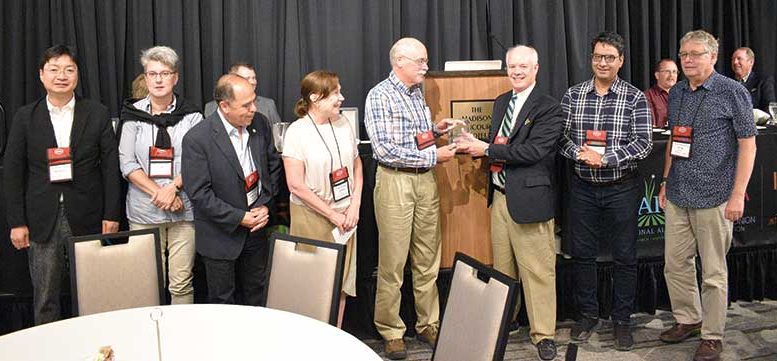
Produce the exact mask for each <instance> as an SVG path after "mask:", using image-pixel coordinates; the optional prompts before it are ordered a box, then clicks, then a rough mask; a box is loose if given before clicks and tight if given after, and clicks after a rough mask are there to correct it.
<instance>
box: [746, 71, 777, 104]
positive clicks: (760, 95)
mask: <svg viewBox="0 0 777 361" xmlns="http://www.w3.org/2000/svg"><path fill="white" fill-rule="evenodd" d="M742 85H744V86H745V88H747V91H748V92H750V96H751V97H752V98H753V108H758V109H761V110H763V111H765V112H767V113H769V103H770V102H777V99H775V94H774V78H773V77H771V76H762V75H758V74H757V73H756V72H754V71H751V72H750V76H749V77H748V78H747V81H746V82H745V83H744V84H742Z"/></svg>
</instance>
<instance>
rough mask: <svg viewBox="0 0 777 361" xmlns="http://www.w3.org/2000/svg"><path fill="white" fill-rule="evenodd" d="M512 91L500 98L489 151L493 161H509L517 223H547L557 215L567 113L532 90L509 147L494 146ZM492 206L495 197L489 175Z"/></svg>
mask: <svg viewBox="0 0 777 361" xmlns="http://www.w3.org/2000/svg"><path fill="white" fill-rule="evenodd" d="M511 97H512V91H509V92H507V93H504V94H502V95H500V96H499V97H498V98H496V101H495V102H494V112H493V117H492V121H491V133H490V135H489V142H490V143H491V145H489V147H488V152H489V159H491V160H492V161H493V160H504V161H505V168H504V169H505V193H506V194H505V196H506V197H507V209H508V211H509V213H510V216H511V217H512V218H513V220H514V221H515V222H516V223H536V222H544V221H547V220H549V219H551V218H553V216H554V213H555V208H554V207H555V189H554V183H555V182H554V179H553V175H554V174H555V155H556V142H557V141H558V139H559V137H560V136H561V129H562V126H563V115H564V114H563V112H562V110H561V107H560V106H559V103H558V102H557V101H556V100H555V99H553V98H551V97H550V96H547V95H541V94H540V93H539V90H538V89H536V88H535V89H534V90H532V92H531V94H529V98H528V99H526V102H525V103H524V105H523V107H522V108H521V110H520V112H519V113H518V117H517V118H516V119H515V123H514V125H513V129H512V133H511V134H510V137H509V140H508V143H507V144H493V143H494V138H495V137H496V135H497V132H498V130H499V128H500V127H501V125H502V118H504V116H505V112H506V111H507V105H508V103H509V102H510V98H511ZM488 184H489V187H488V204H489V206H490V205H491V202H492V200H493V197H494V184H493V181H492V179H491V173H489V175H488Z"/></svg>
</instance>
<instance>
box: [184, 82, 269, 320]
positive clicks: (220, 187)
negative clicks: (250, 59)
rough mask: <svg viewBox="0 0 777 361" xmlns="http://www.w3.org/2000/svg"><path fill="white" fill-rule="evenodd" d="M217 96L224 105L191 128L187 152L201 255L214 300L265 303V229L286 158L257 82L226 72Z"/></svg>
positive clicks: (186, 165) (188, 186) (189, 190)
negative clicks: (262, 108) (262, 107)
mask: <svg viewBox="0 0 777 361" xmlns="http://www.w3.org/2000/svg"><path fill="white" fill-rule="evenodd" d="M214 93H215V98H216V101H217V102H218V105H219V108H218V110H217V111H216V113H214V114H212V115H211V116H209V117H208V118H207V119H205V121H203V122H201V123H200V124H198V125H197V126H195V127H194V128H192V129H191V130H190V131H189V132H188V133H186V136H185V137H184V139H183V153H182V154H181V157H182V160H181V161H182V164H181V173H182V176H183V184H184V188H185V189H186V194H188V195H189V198H190V199H191V201H192V205H193V206H194V231H195V240H196V242H195V243H196V248H197V253H199V254H200V255H201V256H202V259H203V263H204V264H205V273H206V278H207V282H208V297H209V299H210V302H212V303H239V304H245V305H259V302H260V297H261V293H262V283H263V279H264V268H265V263H266V255H267V254H266V253H267V239H266V236H265V235H264V232H261V231H260V230H261V229H262V228H264V227H265V226H266V225H267V223H268V221H269V217H270V214H269V209H270V208H271V207H270V204H271V202H272V200H273V196H274V195H275V193H276V192H277V189H278V179H279V176H280V159H279V157H278V154H277V153H276V152H275V149H274V147H273V142H272V135H271V133H270V129H269V127H268V125H267V121H266V120H265V119H264V118H263V117H262V116H261V115H260V114H258V113H257V112H256V103H255V98H256V94H255V93H254V87H253V86H252V85H251V84H249V83H248V81H247V80H245V79H243V78H242V77H240V76H237V75H233V74H227V75H224V76H222V77H221V78H220V79H219V80H218V82H217V83H216V90H215V92H214Z"/></svg>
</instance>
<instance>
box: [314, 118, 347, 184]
mask: <svg viewBox="0 0 777 361" xmlns="http://www.w3.org/2000/svg"><path fill="white" fill-rule="evenodd" d="M308 118H309V119H310V122H311V123H312V124H313V128H316V133H318V137H319V138H321V141H322V142H324V147H326V152H327V153H329V170H330V171H332V170H334V167H335V165H334V163H335V161H334V158H333V157H332V151H331V150H329V145H328V144H326V140H324V136H323V135H321V131H319V130H318V126H317V125H316V122H314V121H313V117H311V116H310V113H308ZM327 123H329V128H331V129H332V137H333V138H335V146H336V147H337V159H338V160H339V161H340V168H342V167H343V156H342V155H341V154H340V143H339V142H338V141H337V134H335V127H334V126H333V125H332V121H331V120H329V119H327Z"/></svg>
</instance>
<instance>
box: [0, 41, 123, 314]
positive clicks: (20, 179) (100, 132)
mask: <svg viewBox="0 0 777 361" xmlns="http://www.w3.org/2000/svg"><path fill="white" fill-rule="evenodd" d="M39 76H40V81H41V83H42V84H43V87H44V88H45V89H46V96H45V97H43V98H41V99H38V100H36V101H34V102H32V103H30V104H27V105H25V106H23V107H21V108H19V110H18V111H17V112H16V114H15V116H14V120H13V123H12V125H11V133H10V135H9V137H8V145H7V148H6V153H5V174H4V189H3V191H4V193H5V200H6V206H7V209H8V212H7V214H8V217H7V218H8V225H9V227H10V228H11V242H12V243H13V245H14V247H16V249H24V248H29V250H28V256H29V263H30V276H31V280H32V290H33V310H34V314H35V324H36V325H40V324H43V323H47V322H52V321H56V320H58V319H59V318H60V312H61V309H60V290H61V286H62V279H63V273H64V272H65V270H66V268H65V246H66V244H67V241H68V239H69V237H70V236H83V235H88V234H95V233H101V232H102V233H112V232H116V231H118V230H119V219H120V217H121V202H120V186H119V157H118V150H117V147H116V135H115V134H114V133H113V128H112V126H111V118H110V115H109V114H108V108H106V107H105V106H104V105H102V104H100V103H98V102H95V101H91V100H88V99H83V98H80V97H78V96H76V95H75V93H74V90H75V88H76V85H77V84H78V63H77V60H76V55H75V52H74V51H73V50H72V49H70V48H69V47H67V46H65V45H55V46H52V47H51V48H48V49H46V50H45V51H44V52H43V57H42V59H41V62H40V70H39ZM19 276H20V277H21V276H22V275H19Z"/></svg>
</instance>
